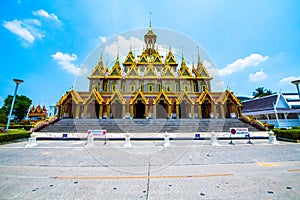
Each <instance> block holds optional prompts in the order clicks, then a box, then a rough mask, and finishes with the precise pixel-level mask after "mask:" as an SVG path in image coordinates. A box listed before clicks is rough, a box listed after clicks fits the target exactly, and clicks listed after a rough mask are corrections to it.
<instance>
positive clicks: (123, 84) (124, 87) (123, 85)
mask: <svg viewBox="0 0 300 200" xmlns="http://www.w3.org/2000/svg"><path fill="white" fill-rule="evenodd" d="M122 91H123V92H125V91H126V84H125V83H122Z"/></svg>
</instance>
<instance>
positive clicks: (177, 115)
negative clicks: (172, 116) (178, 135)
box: [176, 104, 179, 119]
mask: <svg viewBox="0 0 300 200" xmlns="http://www.w3.org/2000/svg"><path fill="white" fill-rule="evenodd" d="M176 119H179V105H178V104H176Z"/></svg>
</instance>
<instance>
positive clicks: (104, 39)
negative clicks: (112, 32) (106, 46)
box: [99, 36, 107, 43]
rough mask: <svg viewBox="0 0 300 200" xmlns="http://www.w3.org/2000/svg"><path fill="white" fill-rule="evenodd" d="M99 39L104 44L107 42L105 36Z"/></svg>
mask: <svg viewBox="0 0 300 200" xmlns="http://www.w3.org/2000/svg"><path fill="white" fill-rule="evenodd" d="M99 39H100V41H101V42H103V43H104V42H106V41H107V38H106V37H104V36H99Z"/></svg>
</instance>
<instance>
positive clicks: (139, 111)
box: [134, 100, 146, 119]
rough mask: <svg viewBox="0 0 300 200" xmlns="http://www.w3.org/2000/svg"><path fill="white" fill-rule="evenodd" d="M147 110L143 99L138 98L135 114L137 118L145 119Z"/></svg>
mask: <svg viewBox="0 0 300 200" xmlns="http://www.w3.org/2000/svg"><path fill="white" fill-rule="evenodd" d="M145 111H146V106H145V104H144V103H143V101H141V100H138V101H137V102H136V104H134V116H135V118H137V119H144V118H145Z"/></svg>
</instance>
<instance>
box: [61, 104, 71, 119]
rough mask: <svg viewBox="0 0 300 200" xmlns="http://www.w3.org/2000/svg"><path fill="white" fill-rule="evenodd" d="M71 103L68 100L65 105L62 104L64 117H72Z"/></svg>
mask: <svg viewBox="0 0 300 200" xmlns="http://www.w3.org/2000/svg"><path fill="white" fill-rule="evenodd" d="M72 108H73V106H72V103H71V102H68V103H67V104H66V105H65V106H64V115H63V117H64V118H73V114H72V110H73V109H72Z"/></svg>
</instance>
